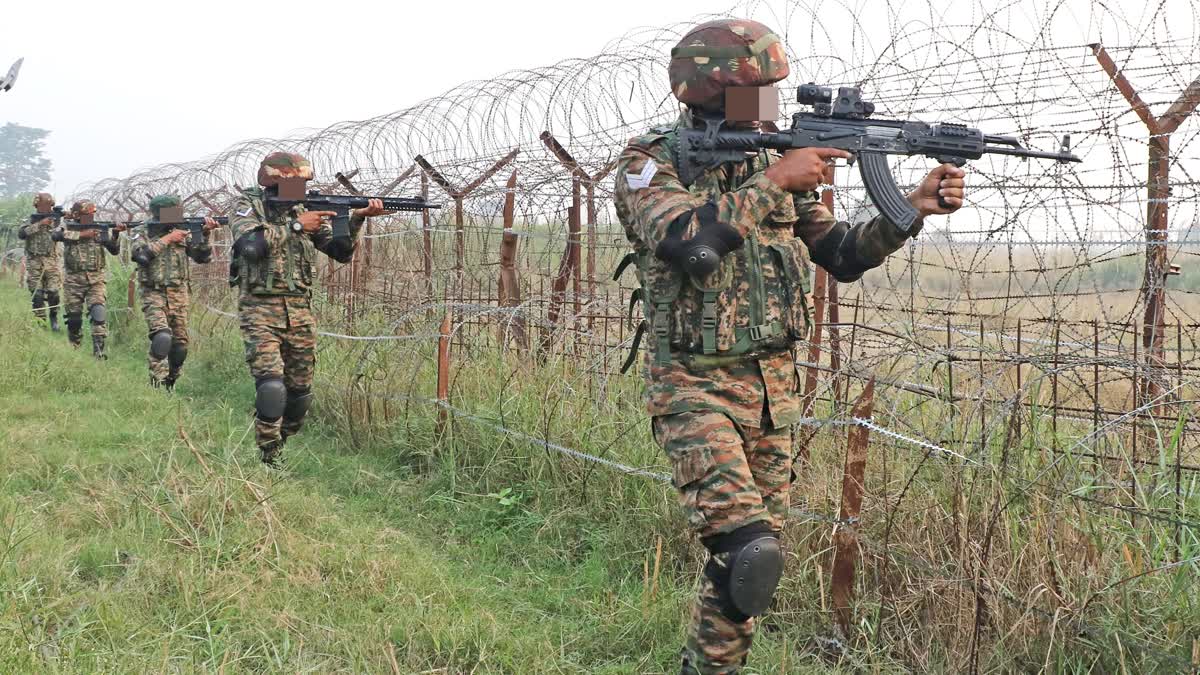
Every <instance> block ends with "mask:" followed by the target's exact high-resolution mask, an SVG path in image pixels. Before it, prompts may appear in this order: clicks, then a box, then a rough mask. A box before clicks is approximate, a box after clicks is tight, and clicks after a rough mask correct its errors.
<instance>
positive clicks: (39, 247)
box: [25, 227, 54, 258]
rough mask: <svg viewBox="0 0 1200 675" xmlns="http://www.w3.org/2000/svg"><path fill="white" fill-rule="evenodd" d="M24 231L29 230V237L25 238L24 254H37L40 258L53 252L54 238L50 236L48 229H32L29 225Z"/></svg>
mask: <svg viewBox="0 0 1200 675" xmlns="http://www.w3.org/2000/svg"><path fill="white" fill-rule="evenodd" d="M26 231H27V232H29V238H28V239H26V240H25V253H26V255H31V256H37V257H39V258H41V257H45V256H48V255H53V254H54V240H53V239H51V238H50V230H48V229H37V230H34V229H33V228H32V227H31V228H30V229H29V230H26Z"/></svg>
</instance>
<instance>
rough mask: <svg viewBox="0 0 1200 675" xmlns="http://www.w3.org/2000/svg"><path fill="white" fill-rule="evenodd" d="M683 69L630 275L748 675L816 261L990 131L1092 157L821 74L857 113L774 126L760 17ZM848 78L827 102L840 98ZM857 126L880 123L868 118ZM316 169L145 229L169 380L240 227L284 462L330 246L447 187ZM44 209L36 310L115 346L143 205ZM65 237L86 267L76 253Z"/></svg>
mask: <svg viewBox="0 0 1200 675" xmlns="http://www.w3.org/2000/svg"><path fill="white" fill-rule="evenodd" d="M667 70H668V72H667V74H668V77H669V79H670V84H671V90H672V93H673V95H674V96H675V98H676V99H677V100H678V101H679V103H680V104H681V111H680V115H679V118H678V119H677V120H676V121H675V122H674V123H672V124H669V125H665V126H660V127H655V128H653V129H650V130H648V131H647V133H645V134H642V135H639V136H636V137H634V138H633V139H631V140H630V141H629V142H628V145H627V146H626V147H625V148H624V150H623V151H622V153H621V155H620V157H619V159H618V162H617V166H616V169H615V171H614V176H615V178H614V195H613V199H614V205H615V208H616V213H617V217H618V219H619V221H620V223H621V225H622V226H623V229H624V234H625V236H626V240H627V242H628V245H629V249H630V252H629V254H628V255H627V256H626V258H625V259H624V260H623V261H622V263H621V265H620V266H619V268H618V270H617V275H618V276H619V275H620V274H621V272H624V271H626V270H628V269H631V270H632V271H633V272H634V273H635V274H636V276H637V281H638V286H639V290H638V294H637V299H639V300H640V303H641V307H642V316H643V321H642V322H641V325H640V327H639V328H638V331H637V333H636V338H635V345H634V350H633V351H634V353H635V354H636V352H637V351H638V347H639V344H638V343H640V342H645V346H646V349H645V350H644V354H643V367H642V368H641V372H642V376H643V379H644V384H645V403H646V409H647V413H648V417H649V418H650V424H651V428H652V431H653V436H654V438H655V441H656V442H657V443H658V445H659V446H660V447H661V449H662V451H663V453H664V454H665V455H666V457H667V459H668V460H669V461H670V464H671V468H672V471H671V475H670V482H671V483H672V485H673V486H674V488H675V489H676V491H677V493H678V498H679V502H680V506H681V508H682V510H683V512H684V513H685V515H686V516H687V522H688V525H689V527H690V529H691V530H692V532H693V534H694V535H695V536H696V537H697V538H698V539H699V541H700V543H701V544H702V545H703V546H704V548H705V549H706V550H707V551H708V561H707V563H706V565H705V567H704V570H703V573H702V574H701V576H700V578H699V580H698V594H697V597H696V599H695V602H694V604H693V607H692V611H691V617H690V621H689V626H688V630H687V638H686V641H685V644H684V645H683V647H682V649H681V652H680V658H679V667H680V672H681V673H683V674H684V675H689V674H704V675H731V674H734V673H738V672H739V671H740V670H741V669H742V668H743V667H744V665H745V663H746V659H747V656H748V654H749V652H750V648H751V644H752V641H753V637H754V634H755V629H756V620H757V617H759V616H761V615H762V614H763V613H765V612H766V611H768V609H769V608H770V606H771V602H772V599H773V597H774V594H775V590H776V587H777V585H778V583H779V580H780V577H781V575H782V573H783V562H784V555H783V546H784V542H783V541H782V538H781V535H782V530H783V524H784V521H785V519H786V517H787V515H788V513H789V492H790V490H791V487H792V480H793V472H792V455H793V453H792V445H793V441H794V434H795V427H796V425H797V424H799V423H801V422H802V421H803V411H802V406H801V402H800V397H799V382H800V380H799V377H798V372H797V366H796V360H797V353H796V349H797V345H799V344H801V343H803V342H805V341H807V340H808V339H809V337H810V333H811V330H812V320H811V317H810V312H809V307H808V300H807V297H806V296H807V293H808V292H809V290H810V288H809V269H810V264H816V265H820V266H821V267H823V268H824V269H826V270H827V271H828V272H829V273H830V274H831V275H832V276H833V277H834V278H836V279H837V280H838V281H840V282H846V283H849V282H854V281H857V280H859V279H860V278H862V277H863V275H864V274H867V273H868V272H869V271H870V270H872V269H874V268H876V267H878V266H880V265H882V264H883V262H884V260H885V259H886V258H887V256H889V255H891V254H892V253H894V252H895V251H897V250H899V249H901V248H902V247H903V246H904V245H905V244H906V242H908V240H909V239H910V238H912V237H915V236H916V235H917V234H918V233H919V232H920V231H921V229H922V227H923V225H924V221H925V219H926V218H927V217H930V216H939V215H947V214H951V213H954V212H955V211H957V210H958V209H960V208H961V207H962V206H963V203H964V195H965V177H966V172H965V170H964V169H963V168H962V167H961V164H962V163H963V162H965V160H966V159H968V158H973V157H975V156H977V155H975V154H973V153H977V152H1004V153H1005V154H1020V153H1021V152H1025V153H1027V154H1029V155H1031V156H1039V157H1044V158H1048V159H1058V160H1059V161H1078V160H1077V158H1074V157H1073V156H1072V155H1070V154H1069V152H1068V150H1067V149H1066V148H1065V147H1064V149H1063V150H1062V151H1061V152H1059V153H1057V154H1055V153H1033V152H1032V151H1025V150H1024V149H1023V148H1020V147H1019V145H1018V146H1017V147H1015V148H1014V147H1012V145H1011V144H1006V142H1005V141H1003V140H1000V141H997V140H996V139H1002V137H985V136H983V135H982V134H981V133H979V135H978V138H976V137H975V135H973V134H975V132H976V131H977V130H965V127H963V128H959V127H956V126H954V125H944V127H945V128H942V127H926V128H925V131H924V132H922V130H921V129H920V128H918V127H908V126H900V127H891V126H888V125H887V124H886V123H871V124H868V123H863V124H858V123H857V122H863V121H865V120H866V119H867V118H868V117H869V116H870V115H871V114H872V112H873V109H870V110H868V109H867V108H866V106H865V105H863V104H864V103H865V102H863V101H862V100H861V99H855V96H853V95H851V93H850V92H848V91H846V90H843V91H841V92H839V96H838V100H837V101H836V102H833V101H832V98H831V96H832V95H831V94H830V93H829V92H827V91H824V90H820V89H819V88H818V90H815V91H814V90H813V89H803V88H802V90H803V91H802V93H803V94H805V95H807V96H808V97H809V98H810V99H812V101H813V102H814V104H815V105H814V107H815V109H816V113H814V115H815V118H825V117H829V118H831V119H833V118H837V116H838V115H839V114H841V115H842V116H843V117H842V118H841V119H843V120H848V121H847V122H846V123H845V124H840V126H839V125H838V124H834V123H832V122H830V123H826V122H823V121H821V120H816V121H814V120H810V119H808V118H804V119H801V116H800V115H797V117H796V123H795V125H794V128H793V130H792V131H790V132H779V131H778V130H776V129H774V128H773V126H771V125H773V124H774V121H775V120H776V119H778V117H779V114H778V90H777V88H776V87H775V86H774V85H775V84H776V83H777V82H779V81H781V80H783V79H784V78H786V77H787V76H788V74H789V64H788V61H787V58H786V55H785V51H784V47H783V44H782V42H781V40H780V39H779V37H778V36H777V35H776V34H775V33H774V32H773V31H772V30H771V29H770V28H768V27H767V26H765V25H763V24H761V23H758V22H754V21H749V20H740V19H727V20H718V21H710V22H707V23H703V24H700V25H699V26H696V27H694V28H693V29H691V30H690V31H689V32H687V33H686V34H685V35H684V37H683V38H682V39H681V40H680V42H679V43H678V44H677V45H676V47H675V48H674V49H673V50H672V53H671V59H670V63H669V66H668V69H667ZM856 91H857V90H855V92H856ZM823 92H824V93H823ZM826 95H828V97H830V98H831V101H830V103H829V105H830V107H829V109H828V110H827V111H826V110H825V109H823V108H821V107H819V106H820V104H823V101H822V100H819V99H821V98H822V96H826ZM867 105H869V104H867ZM839 106H841V107H839ZM825 113H827V114H825ZM801 122H804V124H806V125H807V126H804V125H802V124H801ZM898 124H899V123H898ZM881 129H883V130H884V131H881ZM898 129H899V131H897V130H898ZM968 132H970V133H968ZM789 133H790V135H788V134H789ZM854 133H859V134H860V136H859V137H856V138H854V139H850V136H849V135H848V134H854ZM892 133H896V134H901V133H909V134H912V138H913V139H916V138H917V136H919V135H920V134H921V133H925V135H924V136H920V139H921V140H920V143H917V141H916V140H913V141H912V143H911V144H910V145H911V148H912V149H913V151H912V152H911V153H909V154H925V155H928V156H932V157H934V158H935V159H938V160H939V165H938V166H937V167H936V168H934V169H932V170H931V171H929V172H928V174H927V175H926V176H925V177H924V178H923V179H922V180H921V182H920V183H919V184H918V185H917V186H916V188H915V189H914V190H912V191H911V192H910V193H908V194H901V193H899V192H898V190H897V189H896V188H895V183H894V181H890V176H889V181H890V187H889V186H888V185H886V184H884V183H883V182H882V177H881V176H880V175H879V174H878V168H879V166H880V164H879V162H881V161H882V160H881V156H882V153H886V152H906V149H905V148H906V147H908V146H904V147H902V145H901V144H900V140H897V139H891V140H887V141H886V142H885V140H886V139H885V140H880V139H881V138H883V137H885V136H888V134H892ZM823 134H824V135H823ZM889 138H890V137H889ZM847 139H850V140H847ZM822 140H824V141H827V144H825V145H822V144H821V142H820V141H822ZM901 140H902V139H901ZM892 141H895V142H894V143H893V144H890V145H889V143H892ZM855 143H857V145H856V144H855ZM872 143H874V144H876V145H869V144H872ZM988 143H991V144H993V145H997V144H998V145H1000V146H1004V147H1003V148H1001V149H999V150H997V148H996V147H984V146H987V144H988ZM864 144H868V145H864ZM880 144H882V145H880ZM972 144H974V145H972ZM884 145H886V146H887V149H881V148H883V146H884ZM977 146H978V147H977ZM873 153H875V154H873ZM838 159H843V160H853V159H856V160H857V161H859V162H862V165H861V166H862V167H863V170H864V177H867V176H868V173H867V172H868V171H871V172H873V173H871V174H869V175H870V177H869V178H867V180H868V183H869V185H868V189H869V192H870V196H871V198H872V199H873V200H874V201H875V202H876V204H877V206H879V207H880V208H879V210H880V215H877V216H875V217H874V218H871V219H870V220H868V221H866V222H862V223H858V224H855V225H850V224H849V223H846V222H843V221H838V220H837V219H836V218H834V216H833V214H832V213H830V211H829V210H828V209H827V208H826V207H825V206H824V205H822V204H821V202H820V200H819V199H818V198H817V194H816V190H817V189H819V186H820V185H821V184H823V183H824V182H826V180H827V178H828V176H829V173H830V167H831V164H832V163H833V162H835V161H836V160H838ZM960 159H962V161H958V160H960ZM313 178H314V172H313V168H312V165H311V163H310V162H309V161H308V160H307V159H306V158H304V157H302V156H301V155H298V154H295V153H288V152H273V153H270V154H268V155H267V156H266V157H264V158H263V159H262V161H261V162H260V165H259V169H258V173H257V186H256V187H252V188H246V189H242V190H241V191H240V193H239V194H238V195H237V197H236V199H235V202H234V204H233V206H232V209H231V210H230V213H231V215H230V216H229V218H228V222H227V225H223V224H221V223H219V222H218V221H217V220H216V219H213V218H204V219H203V221H202V222H193V223H192V225H191V228H190V229H187V228H183V227H180V225H181V224H182V223H183V221H184V220H185V219H184V217H183V209H182V204H181V201H180V199H179V197H178V196H177V195H170V194H164V195H157V196H155V197H154V198H153V199H152V200H151V202H150V205H149V206H150V208H149V210H150V213H151V216H152V217H151V219H150V220H147V221H146V222H145V223H143V224H142V227H141V228H137V230H136V231H133V232H132V234H131V246H132V249H131V251H132V254H131V259H132V260H133V261H134V262H135V263H136V264H137V266H138V272H137V273H138V282H139V283H138V285H139V288H140V291H141V307H142V312H143V315H144V317H145V320H146V324H147V340H148V352H147V359H148V360H147V366H148V369H149V372H150V383H151V385H152V386H155V387H161V388H163V389H166V390H168V391H169V390H172V389H173V388H174V387H175V386H176V384H177V382H178V381H179V379H180V377H181V375H182V370H183V365H184V362H185V361H186V359H187V356H188V352H189V348H190V342H189V339H188V314H189V308H190V304H191V297H190V279H191V276H190V266H191V265H192V264H206V263H209V262H210V261H211V259H212V249H211V244H210V242H209V236H210V233H211V232H212V231H213V230H215V229H217V228H219V227H222V226H227V227H228V228H229V231H230V233H231V235H232V241H233V244H232V249H231V256H230V263H229V283H230V285H231V286H232V287H234V288H236V289H237V292H238V309H237V315H236V316H237V319H238V322H239V327H240V331H241V335H242V339H243V345H244V358H245V361H246V364H247V369H248V370H249V373H250V376H251V377H252V378H253V380H254V383H255V398H254V411H255V412H254V427H255V439H256V447H257V449H258V453H259V458H260V459H261V461H262V462H263V463H264V464H266V465H269V466H272V467H276V466H278V465H279V464H280V461H281V458H282V451H283V448H284V446H285V444H286V442H287V440H288V439H289V438H290V437H292V436H294V435H296V434H297V433H299V432H300V430H301V429H302V427H303V425H304V420H305V417H306V416H307V413H308V411H309V410H310V408H311V406H312V402H313V397H314V392H313V390H312V382H313V373H314V369H315V367H316V357H315V347H316V337H317V335H318V331H317V322H316V318H315V316H314V315H313V312H312V304H311V300H312V292H313V289H314V287H315V285H316V283H317V279H316V274H315V269H316V268H315V265H316V259H317V258H316V256H317V254H318V253H320V254H322V255H325V256H327V257H329V258H330V259H332V260H334V261H337V262H340V263H346V262H348V261H349V260H350V259H351V258H352V257H353V256H354V254H355V252H356V250H357V245H358V240H359V239H360V236H361V232H362V229H363V226H364V223H365V222H366V219H367V218H370V217H376V216H380V215H384V214H386V213H389V212H392V211H394V210H416V209H427V208H435V205H430V204H427V203H424V202H423V201H422V200H416V199H408V200H402V199H385V198H370V197H367V198H346V197H339V198H337V199H336V200H331V199H328V197H330V196H328V195H319V194H316V195H314V193H310V192H308V191H307V190H306V188H307V184H308V182H309V181H311V180H313ZM885 188H886V189H885ZM890 191H894V192H895V194H892V193H891V192H890ZM322 198H324V200H323V201H322ZM35 210H36V213H34V214H33V215H32V216H31V219H30V224H29V225H26V226H24V227H22V228H21V230H20V232H19V236H20V237H21V239H22V240H24V242H25V249H26V258H27V265H26V270H27V279H26V284H27V287H28V289H29V291H30V293H31V302H32V309H33V312H34V315H35V317H36V318H37V320H39V321H46V322H47V323H48V324H49V326H50V328H51V330H53V331H55V332H57V331H58V330H59V326H58V311H59V309H60V307H61V308H64V309H65V313H64V316H65V320H66V324H67V333H68V340H69V341H70V343H71V344H72V345H74V346H79V345H80V344H81V342H82V328H83V315H84V312H85V310H86V313H87V316H88V318H89V322H90V329H91V336H92V341H93V353H94V355H95V356H96V357H97V358H101V359H103V358H106V351H105V338H106V335H107V333H106V317H107V310H106V299H105V296H106V286H105V273H106V262H105V261H106V254H107V255H115V254H116V253H117V252H118V251H119V246H120V243H119V240H120V235H121V233H122V232H123V231H125V230H128V229H129V228H128V224H127V223H97V222H96V221H95V220H94V214H95V212H96V207H95V205H94V204H92V203H91V202H89V201H86V200H82V201H79V202H76V203H74V204H73V205H72V206H71V207H70V208H69V209H66V210H63V209H58V208H57V207H55V206H54V201H53V198H52V197H51V196H50V195H48V194H45V193H40V194H38V195H37V198H36V200H35ZM60 242H61V244H62V245H63V247H64V248H63V252H62V253H61V254H60V253H59V250H58V244H59V243H60ZM60 257H61V259H63V260H65V265H66V275H65V277H60V276H58V275H57V269H58V264H59V261H60ZM60 285H61V286H62V287H63V288H64V292H63V293H61V294H60V292H59V290H58V289H59V286H60ZM635 354H631V357H630V361H629V362H628V363H627V366H628V365H631V364H632V363H633V360H634V358H635Z"/></svg>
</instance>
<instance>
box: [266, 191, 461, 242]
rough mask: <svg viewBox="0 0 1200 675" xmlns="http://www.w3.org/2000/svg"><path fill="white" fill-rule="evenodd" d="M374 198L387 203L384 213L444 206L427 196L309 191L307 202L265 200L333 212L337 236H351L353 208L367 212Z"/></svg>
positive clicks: (271, 197)
mask: <svg viewBox="0 0 1200 675" xmlns="http://www.w3.org/2000/svg"><path fill="white" fill-rule="evenodd" d="M372 199H378V200H379V201H381V202H383V210H384V211H406V212H416V211H426V210H428V209H440V208H442V205H441V204H430V203H429V202H427V201H425V198H424V197H358V196H351V195H330V194H323V193H321V192H318V191H316V190H309V191H308V193H307V194H305V196H304V199H299V200H296V199H284V198H282V197H279V196H278V195H272V194H267V196H266V197H265V198H264V201H265V203H266V205H267V206H268V207H271V208H275V209H278V210H283V209H286V208H290V207H292V206H295V205H297V204H303V205H304V208H305V209H307V210H309V211H333V212H335V213H336V214H337V215H336V216H334V217H333V219H332V221H333V222H332V223H331V224H332V226H333V236H334V237H335V238H337V237H344V238H349V237H350V212H351V211H352V210H353V209H363V208H366V207H367V204H368V202H369V201H370V200H372Z"/></svg>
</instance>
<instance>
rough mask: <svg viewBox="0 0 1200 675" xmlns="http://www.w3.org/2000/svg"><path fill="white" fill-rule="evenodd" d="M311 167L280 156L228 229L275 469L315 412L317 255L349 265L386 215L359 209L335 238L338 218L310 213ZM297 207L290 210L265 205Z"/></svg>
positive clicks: (265, 440)
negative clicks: (364, 232) (375, 219)
mask: <svg viewBox="0 0 1200 675" xmlns="http://www.w3.org/2000/svg"><path fill="white" fill-rule="evenodd" d="M312 177H313V170H312V165H311V164H309V162H308V160H307V159H305V158H303V157H301V156H300V155H296V154H291V153H286V152H274V153H271V154H270V155H267V157H266V158H264V159H263V161H262V164H260V165H259V169H258V184H259V185H260V186H261V187H259V188H250V189H245V190H242V195H241V196H240V197H238V199H237V201H236V202H235V203H234V206H233V215H232V216H230V218H229V227H230V229H231V230H232V231H233V238H234V245H233V254H232V260H231V262H230V267H229V274H230V278H229V283H230V285H231V286H237V287H238V288H239V289H240V290H239V294H238V319H239V321H240V323H241V330H242V339H243V341H244V342H245V345H246V363H247V364H248V365H249V366H250V374H251V375H252V376H253V377H254V382H255V388H256V393H255V399H254V408H255V432H256V433H255V435H256V437H257V441H258V448H259V452H260V453H261V458H262V461H263V463H264V464H267V465H268V466H277V465H278V462H279V460H280V451H281V449H282V448H283V444H284V442H286V441H287V439H288V437H289V436H293V435H295V434H296V433H297V432H299V431H300V428H301V426H303V424H304V416H305V415H306V414H307V413H308V409H309V407H310V406H311V405H312V378H313V368H314V366H315V363H316V356H315V353H314V350H315V348H316V338H317V328H316V320H315V319H314V317H313V313H312V307H311V299H312V286H313V281H314V279H315V276H314V267H315V263H316V252H317V251H320V252H322V253H324V254H325V255H327V256H329V257H330V258H333V259H334V260H336V261H338V262H340V263H345V262H349V261H350V258H351V257H352V256H353V255H354V250H355V247H356V246H357V239H358V232H359V230H361V229H362V226H363V223H364V221H365V219H366V218H368V217H370V216H378V215H382V214H383V213H384V211H383V207H382V205H381V203H380V202H379V200H374V199H373V200H371V202H370V205H369V206H368V207H367V208H364V209H355V210H354V211H353V213H352V214H351V218H350V236H349V237H348V238H345V237H342V238H339V237H334V236H333V230H332V228H331V227H330V225H329V223H328V222H327V221H326V219H327V218H330V217H332V216H334V215H336V214H335V213H334V212H332V211H306V210H305V209H304V206H303V204H302V203H300V201H299V200H302V199H303V196H304V192H305V184H306V183H307V181H309V180H312ZM270 195H278V196H280V197H284V198H286V199H289V200H293V199H294V200H297V201H296V205H295V206H290V207H287V208H286V209H276V208H272V207H268V206H267V204H266V202H265V201H264V198H265V197H267V196H270Z"/></svg>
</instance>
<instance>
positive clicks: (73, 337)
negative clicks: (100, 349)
mask: <svg viewBox="0 0 1200 675" xmlns="http://www.w3.org/2000/svg"><path fill="white" fill-rule="evenodd" d="M67 342H70V343H71V346H72V347H74V348H76V349H79V345H81V344H83V330H81V329H79V328H73V327H71V326H70V325H68V326H67Z"/></svg>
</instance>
